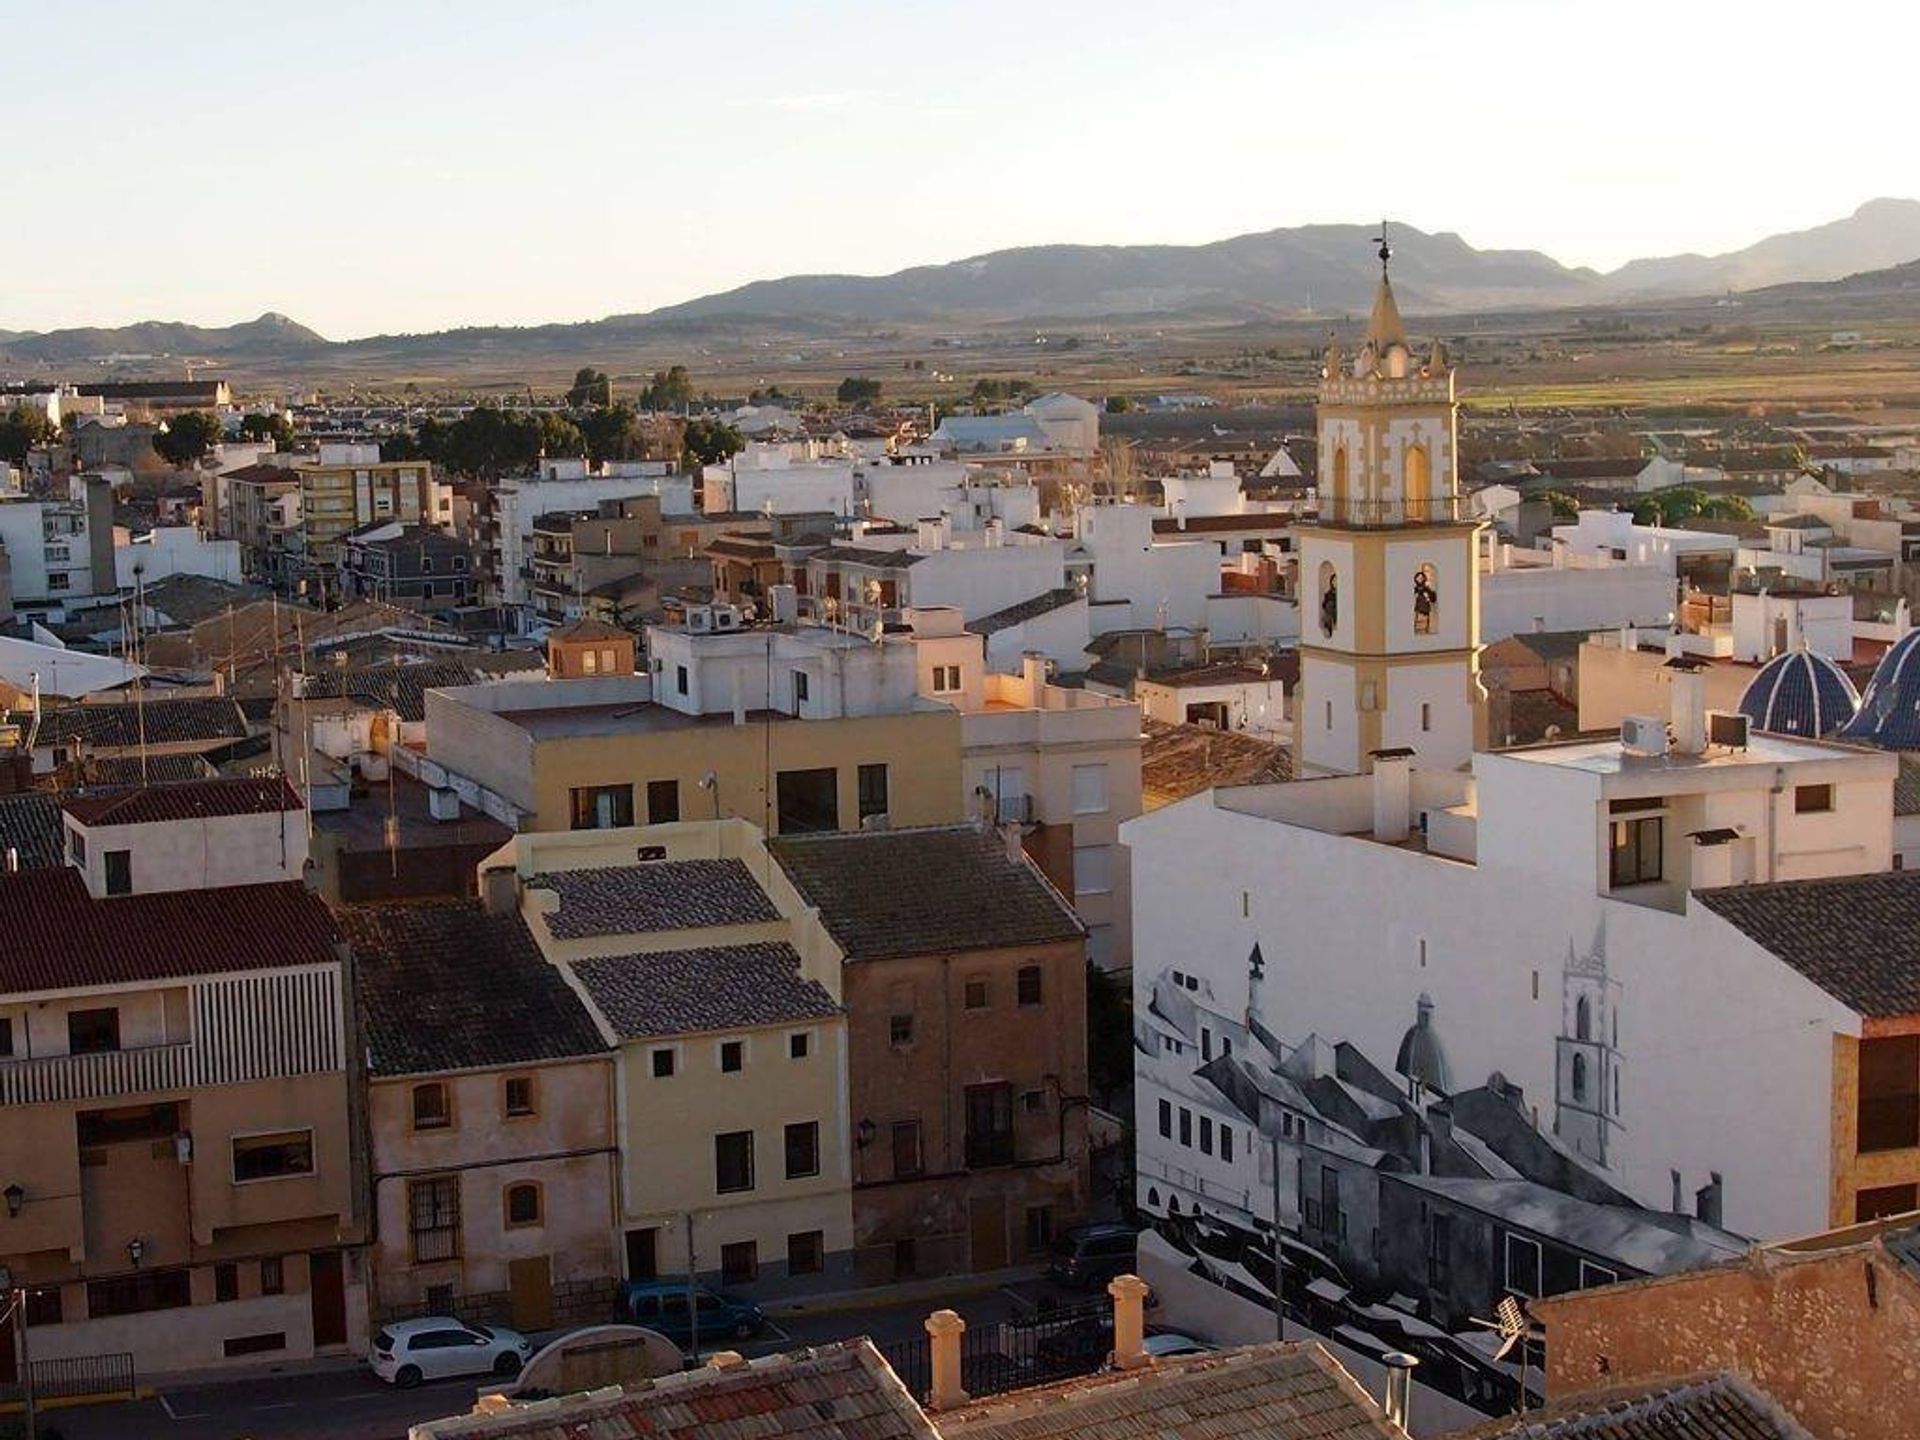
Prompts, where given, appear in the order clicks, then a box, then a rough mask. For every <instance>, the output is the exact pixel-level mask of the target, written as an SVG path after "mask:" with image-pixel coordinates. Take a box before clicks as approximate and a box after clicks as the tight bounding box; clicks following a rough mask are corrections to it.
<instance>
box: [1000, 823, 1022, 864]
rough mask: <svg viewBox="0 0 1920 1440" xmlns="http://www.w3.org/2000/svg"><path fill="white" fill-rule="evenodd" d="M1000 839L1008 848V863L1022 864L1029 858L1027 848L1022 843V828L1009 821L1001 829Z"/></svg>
mask: <svg viewBox="0 0 1920 1440" xmlns="http://www.w3.org/2000/svg"><path fill="white" fill-rule="evenodd" d="M1000 839H1001V842H1002V843H1003V844H1005V845H1006V847H1007V863H1008V864H1009V865H1019V864H1022V863H1023V862H1024V861H1025V860H1026V858H1027V848H1026V846H1024V845H1022V844H1021V843H1020V827H1019V825H1018V824H1016V823H1015V822H1013V821H1011V820H1009V821H1007V822H1006V823H1005V824H1003V825H1001V827H1000Z"/></svg>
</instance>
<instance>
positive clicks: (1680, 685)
mask: <svg viewBox="0 0 1920 1440" xmlns="http://www.w3.org/2000/svg"><path fill="white" fill-rule="evenodd" d="M1663 668H1664V669H1665V670H1666V672H1667V675H1668V678H1669V681H1670V683H1671V685H1672V689H1671V691H1670V692H1669V694H1668V710H1667V721H1668V723H1669V724H1670V725H1672V726H1673V748H1674V750H1675V751H1676V752H1677V753H1679V754H1681V755H1699V754H1701V753H1702V752H1704V751H1705V750H1706V748H1707V677H1706V675H1705V673H1704V672H1705V669H1706V662H1705V661H1704V660H1696V659H1693V658H1692V657H1690V656H1685V655H1680V656H1676V657H1674V658H1673V659H1671V660H1669V661H1667V663H1666V665H1665V666H1664V667H1663Z"/></svg>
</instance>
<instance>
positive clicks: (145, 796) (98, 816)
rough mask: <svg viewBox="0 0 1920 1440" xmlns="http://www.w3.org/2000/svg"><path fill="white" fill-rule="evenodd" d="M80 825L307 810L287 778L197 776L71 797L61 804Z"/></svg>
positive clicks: (140, 823) (123, 823) (150, 821)
mask: <svg viewBox="0 0 1920 1440" xmlns="http://www.w3.org/2000/svg"><path fill="white" fill-rule="evenodd" d="M60 808H61V809H63V810H65V811H66V812H67V814H69V815H71V816H72V817H73V818H74V819H75V820H78V821H79V822H80V823H81V824H82V825H151V824H155V823H157V822H161V821H167V820H205V819H210V818H213V817H216V816H222V815H265V814H268V813H270V812H271V811H275V810H303V809H305V808H306V807H305V806H303V805H302V804H301V803H300V797H299V796H298V795H297V794H295V793H294V789H293V787H292V786H291V785H289V784H288V783H287V782H286V781H285V780H284V779H282V778H280V777H279V776H277V775H276V776H274V777H272V778H271V779H265V780H259V779H252V778H242V779H232V780H194V781H189V782H186V783H184V784H177V785H149V786H144V787H141V788H137V789H132V790H119V791H112V792H109V793H107V794H103V795H69V796H68V797H67V798H66V799H64V800H62V801H61V802H60Z"/></svg>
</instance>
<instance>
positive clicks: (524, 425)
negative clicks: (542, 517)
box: [381, 405, 587, 480]
mask: <svg viewBox="0 0 1920 1440" xmlns="http://www.w3.org/2000/svg"><path fill="white" fill-rule="evenodd" d="M426 432H427V427H426V423H425V422H423V423H422V425H421V427H420V430H419V431H417V432H416V434H415V445H416V448H418V449H419V450H420V452H421V457H422V458H425V459H431V460H436V461H438V462H439V463H440V464H441V465H444V466H445V467H446V468H447V469H449V470H452V471H454V472H455V473H456V474H460V475H471V476H472V477H474V478H475V479H477V480H498V479H500V478H501V477H502V476H505V475H519V474H523V473H524V472H526V471H529V470H531V469H533V467H534V464H535V462H537V461H538V460H539V459H540V457H541V456H543V455H546V456H565V455H574V456H577V455H584V454H586V453H587V442H586V437H585V436H583V435H582V434H581V433H580V427H579V426H577V425H575V424H574V423H573V422H572V421H571V420H569V419H567V418H566V416H564V415H556V414H554V413H553V412H552V411H550V410H542V411H538V412H533V413H529V412H527V411H524V410H502V409H501V408H500V407H499V406H497V405H477V406H475V407H474V408H473V409H472V410H469V411H468V412H467V413H466V414H465V415H463V416H462V417H461V418H460V419H458V420H456V421H454V422H453V424H451V425H448V426H445V427H444V429H443V432H442V433H441V434H440V435H439V436H437V437H435V439H434V440H433V441H432V444H431V447H429V444H428V442H427V433H426ZM429 448H431V450H434V451H437V452H438V453H437V454H433V453H429ZM381 453H382V454H385V453H386V451H385V449H384V447H383V449H382V451H381Z"/></svg>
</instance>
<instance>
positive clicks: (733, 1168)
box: [713, 1130, 753, 1195]
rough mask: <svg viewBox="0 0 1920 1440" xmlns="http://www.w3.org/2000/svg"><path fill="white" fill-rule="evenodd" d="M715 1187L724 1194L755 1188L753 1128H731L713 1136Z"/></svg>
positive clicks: (734, 1193)
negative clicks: (724, 1132) (722, 1133)
mask: <svg viewBox="0 0 1920 1440" xmlns="http://www.w3.org/2000/svg"><path fill="white" fill-rule="evenodd" d="M713 1188H714V1189H716V1190H718V1191H719V1192H720V1193H721V1194H722V1195H737V1194H739V1193H740V1192H741V1191H744V1190H751V1189H753V1132H752V1131H751V1130H730V1131H728V1132H727V1133H726V1134H724V1135H716V1136H714V1137H713Z"/></svg>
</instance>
